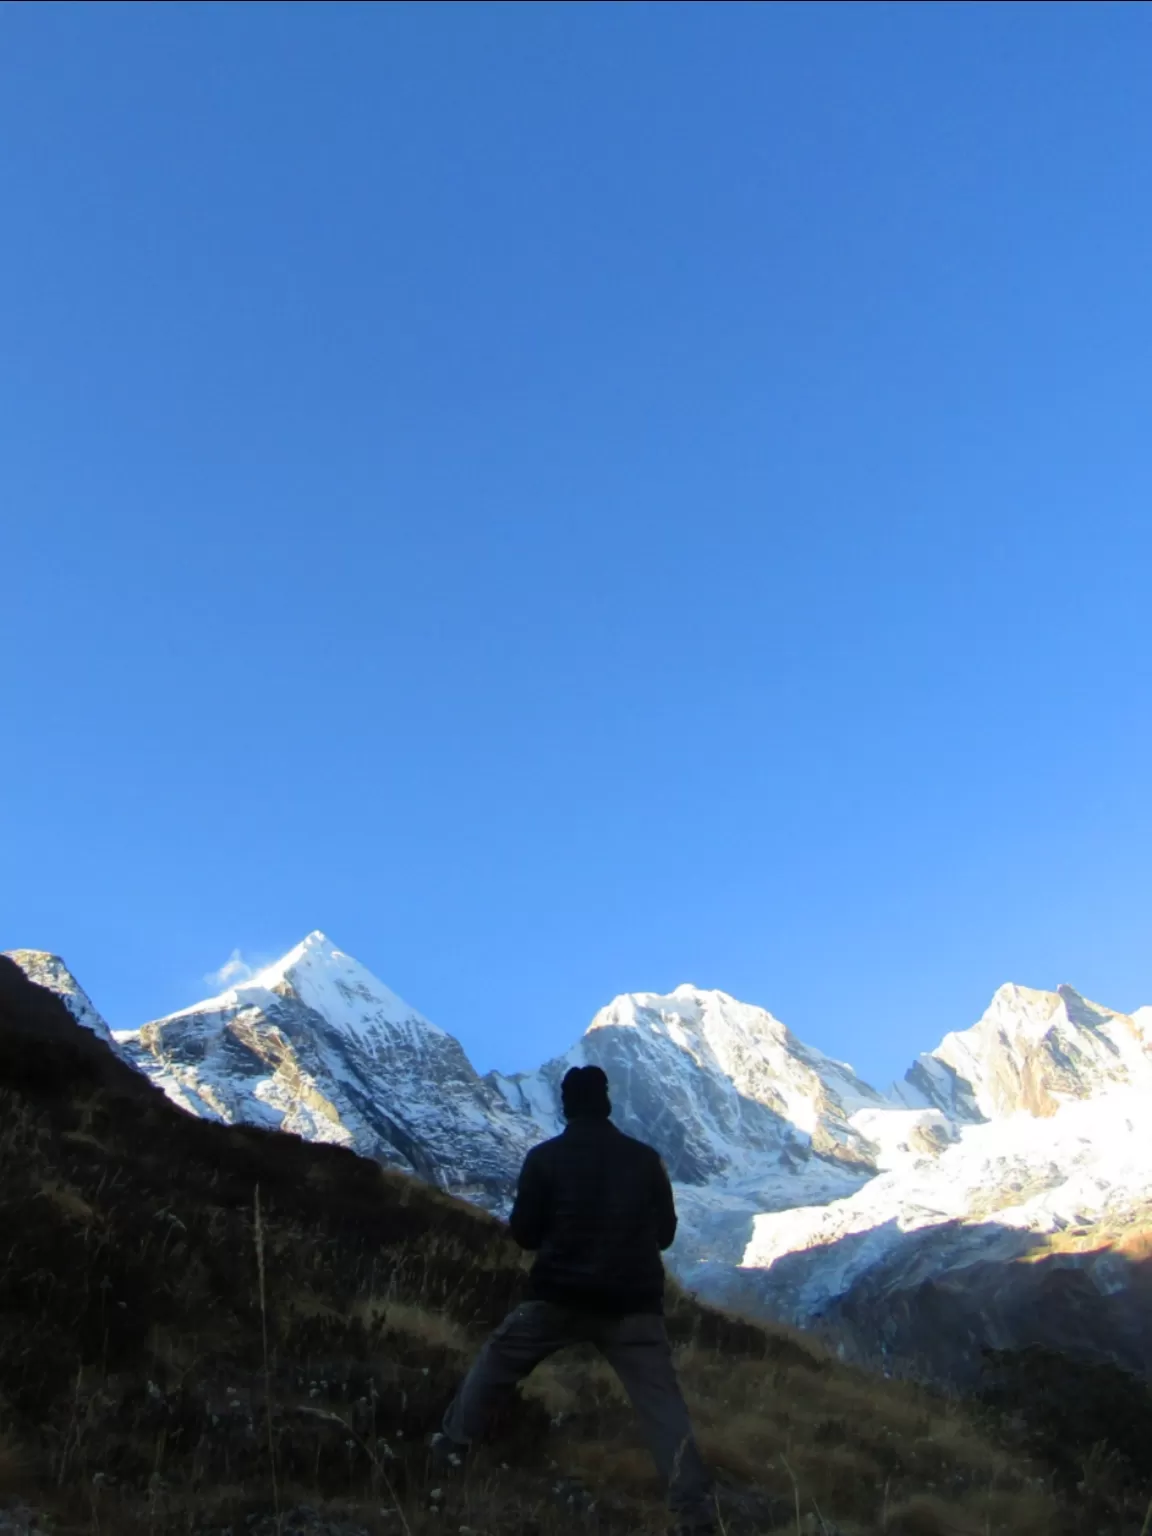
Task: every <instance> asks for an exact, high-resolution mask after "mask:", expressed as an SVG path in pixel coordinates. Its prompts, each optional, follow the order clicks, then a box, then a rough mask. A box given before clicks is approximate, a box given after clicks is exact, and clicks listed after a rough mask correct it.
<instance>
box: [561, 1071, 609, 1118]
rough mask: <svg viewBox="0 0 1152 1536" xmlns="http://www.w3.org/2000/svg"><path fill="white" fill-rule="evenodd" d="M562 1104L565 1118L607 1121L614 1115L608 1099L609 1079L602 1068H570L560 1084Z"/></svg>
mask: <svg viewBox="0 0 1152 1536" xmlns="http://www.w3.org/2000/svg"><path fill="white" fill-rule="evenodd" d="M560 1102H561V1104H562V1105H563V1108H564V1118H565V1119H566V1120H571V1119H572V1118H573V1117H574V1116H577V1115H582V1116H584V1117H585V1118H586V1119H590V1120H607V1118H608V1116H609V1115H610V1114H611V1113H612V1101H611V1099H610V1098H609V1097H608V1078H607V1075H606V1074H605V1072H604V1070H603V1068H602V1067H570V1068H569V1069H568V1071H567V1072H565V1074H564V1081H563V1082H562V1083H561V1084H560Z"/></svg>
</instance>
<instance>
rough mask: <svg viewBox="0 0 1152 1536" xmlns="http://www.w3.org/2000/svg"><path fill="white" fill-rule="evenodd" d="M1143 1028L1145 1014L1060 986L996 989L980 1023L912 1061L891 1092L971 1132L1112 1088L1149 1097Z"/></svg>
mask: <svg viewBox="0 0 1152 1536" xmlns="http://www.w3.org/2000/svg"><path fill="white" fill-rule="evenodd" d="M1150 1022H1152V1008H1141V1009H1139V1010H1138V1011H1137V1012H1136V1013H1134V1014H1131V1015H1130V1014H1126V1013H1116V1012H1114V1011H1113V1010H1112V1009H1109V1008H1101V1007H1100V1005H1099V1004H1098V1003H1090V1002H1088V1001H1087V999H1086V998H1083V997H1081V996H1080V994H1079V992H1076V991H1075V990H1074V989H1073V988H1072V987H1068V986H1061V987H1057V989H1056V991H1055V992H1039V991H1035V990H1033V989H1032V988H1031V987H1017V986H1004V987H1001V988H1000V990H999V991H998V992H997V993H996V996H995V997H994V998H993V999H992V1003H991V1006H990V1007H989V1008H988V1010H987V1012H986V1013H985V1014H984V1016H983V1018H982V1019H981V1020H980V1021H979V1023H977V1024H974V1025H973V1026H972V1028H971V1029H967V1030H964V1031H962V1032H960V1033H957V1034H951V1035H945V1037H944V1039H943V1040H942V1041H941V1043H940V1045H939V1046H937V1048H936V1049H935V1050H934V1051H932V1052H931V1053H930V1054H928V1055H926V1056H921V1057H920V1058H919V1060H918V1061H917V1062H916V1063H915V1065H914V1066H913V1067H912V1068H911V1070H910V1071H909V1072H908V1074H907V1076H906V1077H905V1080H904V1083H903V1084H902V1085H901V1087H900V1089H898V1093H899V1095H900V1097H901V1098H902V1099H903V1100H904V1102H905V1103H908V1104H926V1105H932V1106H934V1107H935V1108H937V1109H940V1110H942V1111H943V1112H944V1113H945V1114H946V1115H948V1116H950V1117H951V1118H953V1119H955V1120H957V1121H961V1122H966V1123H971V1124H976V1123H978V1122H980V1121H982V1120H995V1119H998V1118H1000V1117H1001V1116H1004V1115H1011V1114H1015V1113H1017V1112H1023V1113H1025V1114H1029V1115H1034V1116H1042V1115H1052V1114H1055V1113H1056V1111H1057V1110H1058V1109H1059V1107H1060V1105H1061V1104H1063V1103H1066V1102H1068V1101H1069V1100H1072V1099H1086V1098H1092V1097H1095V1096H1096V1095H1098V1094H1100V1093H1103V1092H1106V1091H1108V1090H1109V1089H1110V1088H1114V1087H1128V1086H1132V1087H1142V1088H1145V1089H1152V1057H1150V1055H1149V1024H1150Z"/></svg>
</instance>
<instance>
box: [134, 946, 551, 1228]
mask: <svg viewBox="0 0 1152 1536" xmlns="http://www.w3.org/2000/svg"><path fill="white" fill-rule="evenodd" d="M117 1038H118V1040H119V1043H120V1045H121V1048H122V1050H124V1051H125V1053H126V1054H127V1055H128V1056H129V1058H130V1059H131V1060H132V1061H133V1062H134V1063H135V1064H136V1065H137V1066H139V1067H140V1068H141V1070H142V1071H145V1072H147V1073H148V1075H149V1076H150V1077H152V1078H153V1079H154V1080H155V1082H156V1083H158V1085H159V1086H160V1087H161V1088H163V1089H164V1091H165V1092H166V1093H167V1094H168V1095H169V1097H171V1098H172V1099H174V1100H175V1101H176V1102H177V1103H179V1104H181V1105H182V1106H183V1107H184V1108H185V1109H188V1110H190V1111H191V1112H192V1113H194V1114H199V1115H208V1116H211V1117H214V1118H218V1119H220V1120H224V1121H238V1120H244V1121H249V1122H252V1123H255V1124H260V1125H267V1126H272V1127H275V1128H278V1129H281V1130H285V1131H293V1132H295V1133H296V1134H297V1135H300V1136H303V1137H305V1138H307V1139H308V1140H312V1141H330V1142H336V1143H339V1144H342V1145H345V1146H350V1147H352V1148H353V1149H354V1150H356V1151H358V1152H360V1153H362V1154H364V1155H365V1156H368V1157H374V1158H376V1159H378V1160H379V1161H380V1162H383V1163H386V1164H388V1165H390V1166H393V1167H399V1168H404V1169H407V1170H410V1171H411V1172H414V1173H416V1174H418V1175H420V1176H421V1177H422V1178H425V1179H427V1180H428V1181H429V1182H430V1183H434V1184H437V1185H439V1186H440V1187H441V1188H444V1189H448V1190H452V1191H453V1192H455V1193H458V1194H461V1195H464V1196H466V1197H471V1198H473V1199H476V1200H478V1201H479V1202H480V1203H482V1204H485V1205H495V1206H500V1205H502V1204H504V1203H505V1201H506V1198H507V1193H508V1190H509V1188H510V1187H511V1185H512V1183H513V1182H514V1180H515V1177H516V1173H517V1171H518V1169H519V1167H520V1163H521V1161H522V1159H523V1157H524V1154H525V1152H526V1151H527V1149H528V1146H529V1145H530V1136H529V1134H528V1130H527V1127H525V1126H524V1125H522V1124H520V1123H519V1122H518V1121H517V1120H516V1118H515V1117H514V1116H513V1115H512V1114H511V1113H510V1112H509V1111H508V1109H507V1107H506V1105H505V1104H504V1101H503V1099H502V1098H501V1097H500V1095H499V1094H497V1093H496V1092H494V1090H493V1089H492V1088H491V1087H490V1086H489V1085H487V1084H486V1083H484V1082H483V1081H482V1079H481V1078H480V1077H478V1075H477V1074H476V1072H475V1071H474V1070H473V1068H472V1066H471V1065H470V1063H469V1061H468V1058H467V1057H466V1056H465V1054H464V1052H463V1050H462V1049H461V1047H460V1044H459V1042H458V1041H456V1040H454V1039H453V1038H452V1037H451V1036H450V1035H446V1034H445V1033H444V1032H443V1031H442V1030H440V1029H437V1028H436V1026H435V1025H434V1024H431V1023H429V1022H428V1020H427V1019H424V1018H422V1017H421V1015H420V1014H418V1013H417V1012H416V1010H415V1009H413V1008H411V1007H410V1006H409V1005H408V1004H407V1003H405V1002H404V1001H403V1000H402V999H401V998H398V997H397V996H396V995H395V993H393V992H390V991H389V990H388V988H387V987H385V986H384V985H383V984H382V983H381V982H379V981H377V980H376V978H375V977H374V976H372V975H371V973H370V972H368V971H366V970H365V969H364V967H363V966H361V965H359V964H358V963H357V962H356V961H355V960H353V959H352V958H351V957H350V956H348V955H345V954H344V953H342V951H340V950H338V949H337V948H336V947H335V946H334V945H332V944H331V943H329V941H328V940H327V939H325V938H324V936H323V934H319V933H315V934H311V935H309V937H308V938H307V939H305V940H304V942H303V943H302V944H300V945H298V946H297V948H296V949H294V950H292V951H291V953H290V954H288V955H286V956H285V957H284V959H283V960H280V961H278V962H277V963H276V964H275V965H273V966H270V967H269V968H268V969H267V970H265V971H263V972H261V973H260V974H259V975H258V976H256V977H254V978H253V979H252V980H251V981H249V982H246V983H245V984H243V985H242V986H238V987H233V988H231V989H229V990H228V991H227V992H224V993H222V994H221V995H220V996H219V997H216V998H212V999H210V1000H209V1001H207V1002H204V1003H199V1004H197V1005H196V1006H195V1007H193V1008H188V1009H185V1010H184V1011H183V1012H180V1013H175V1014H171V1015H170V1016H168V1017H167V1018H163V1019H157V1020H154V1021H153V1022H151V1023H149V1024H145V1025H144V1026H143V1027H142V1028H141V1029H139V1030H137V1031H133V1032H126V1033H123V1034H120V1035H119V1036H118V1037H117Z"/></svg>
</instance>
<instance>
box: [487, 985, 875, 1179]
mask: <svg viewBox="0 0 1152 1536" xmlns="http://www.w3.org/2000/svg"><path fill="white" fill-rule="evenodd" d="M585 1065H596V1066H600V1067H603V1068H604V1070H605V1072H606V1073H607V1074H608V1080H609V1083H610V1084H611V1085H612V1098H613V1116H614V1119H615V1120H616V1123H617V1124H618V1125H619V1126H620V1127H621V1128H622V1129H623V1130H626V1131H628V1132H629V1133H630V1134H632V1135H636V1136H640V1137H642V1138H643V1139H644V1140H645V1141H650V1142H651V1143H652V1144H653V1145H654V1146H656V1147H658V1148H659V1149H660V1151H661V1153H662V1154H663V1156H664V1158H665V1161H666V1162H667V1164H668V1167H669V1170H670V1172H671V1173H672V1176H673V1178H674V1179H677V1180H679V1181H681V1182H683V1183H686V1184H706V1183H708V1182H710V1181H712V1180H715V1179H717V1178H729V1177H732V1176H733V1175H747V1174H749V1173H753V1172H755V1171H756V1170H757V1169H758V1168H763V1166H764V1165H765V1164H767V1163H773V1164H781V1165H782V1166H784V1167H793V1168H794V1167H796V1166H798V1165H800V1164H803V1163H806V1162H808V1161H809V1159H811V1158H812V1156H813V1155H814V1154H815V1155H816V1156H817V1157H823V1158H826V1159H828V1160H830V1161H834V1162H836V1161H838V1162H840V1163H842V1164H844V1165H846V1166H847V1167H849V1168H851V1169H853V1170H856V1171H860V1172H868V1173H870V1172H872V1171H873V1169H874V1166H875V1164H874V1161H873V1152H874V1149H873V1148H872V1146H871V1144H870V1143H869V1142H868V1140H867V1139H866V1138H865V1137H864V1136H863V1135H861V1133H860V1132H859V1131H858V1130H857V1129H856V1127H855V1126H854V1125H853V1124H852V1123H851V1120H850V1116H851V1115H852V1114H853V1113H854V1112H855V1111H857V1110H858V1109H860V1108H863V1107H871V1108H875V1107H878V1106H881V1105H884V1104H885V1103H886V1102H887V1101H886V1100H885V1099H884V1098H883V1097H882V1095H880V1094H878V1093H877V1092H876V1091H875V1089H873V1088H870V1087H869V1086H868V1085H867V1084H866V1083H864V1082H862V1081H861V1080H860V1079H859V1078H858V1077H857V1076H856V1075H855V1073H854V1072H853V1071H852V1069H851V1068H850V1067H846V1066H844V1065H843V1064H841V1063H840V1062H835V1061H832V1060H830V1059H829V1058H828V1057H826V1056H822V1055H821V1054H820V1053H819V1052H818V1051H813V1050H811V1049H810V1048H809V1047H807V1046H804V1045H802V1044H801V1043H800V1041H799V1040H797V1039H796V1038H795V1036H794V1035H792V1034H791V1032H790V1031H789V1030H788V1029H786V1028H785V1027H784V1025H783V1024H781V1023H780V1021H779V1020H778V1019H775V1018H773V1017H772V1015H771V1014H770V1013H767V1012H766V1011H765V1010H764V1009H763V1008H755V1007H752V1006H750V1005H749V1004H747V1003H741V1002H738V1001H737V1000H736V999H735V998H734V997H729V996H728V994H727V993H725V992H714V991H710V992H705V991H700V990H698V989H697V988H695V987H692V986H687V985H686V986H682V987H677V988H676V990H675V991H674V992H671V993H668V994H659V993H652V992H637V993H628V994H626V995H625V996H623V997H618V998H616V999H615V1001H614V1002H612V1003H610V1004H609V1005H608V1007H607V1008H604V1009H601V1011H600V1012H599V1013H598V1014H597V1015H596V1017H595V1018H594V1019H593V1021H592V1023H591V1025H590V1026H589V1028H588V1031H587V1033H586V1034H585V1035H584V1037H583V1039H582V1040H580V1041H579V1042H578V1043H577V1044H576V1045H575V1046H574V1047H573V1048H572V1050H570V1051H569V1052H568V1053H567V1054H566V1055H565V1056H562V1057H558V1058H557V1059H556V1060H554V1061H550V1062H548V1063H546V1064H545V1065H544V1066H543V1067H541V1068H540V1069H539V1070H538V1071H537V1072H532V1073H522V1074H519V1075H517V1076H515V1077H510V1078H506V1077H500V1076H498V1075H496V1074H493V1076H492V1081H493V1083H494V1084H496V1085H497V1086H498V1087H499V1088H500V1089H501V1091H502V1092H503V1093H504V1095H505V1097H506V1098H507V1100H508V1103H509V1105H510V1106H511V1107H513V1108H514V1109H516V1110H517V1112H519V1113H522V1114H525V1115H528V1116H530V1117H533V1118H535V1119H536V1120H537V1121H538V1123H539V1124H540V1125H541V1127H542V1129H545V1130H547V1131H549V1132H551V1131H552V1129H553V1127H554V1126H555V1124H556V1105H557V1104H558V1099H559V1083H560V1080H561V1078H562V1077H563V1075H564V1073H565V1072H566V1071H567V1070H568V1068H569V1067H571V1066H585Z"/></svg>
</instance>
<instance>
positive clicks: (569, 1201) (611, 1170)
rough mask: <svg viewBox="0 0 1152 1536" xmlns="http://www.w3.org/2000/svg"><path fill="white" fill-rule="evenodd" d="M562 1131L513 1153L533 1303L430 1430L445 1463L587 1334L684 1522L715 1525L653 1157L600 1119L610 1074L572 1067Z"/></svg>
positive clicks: (517, 1217)
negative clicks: (672, 1331)
mask: <svg viewBox="0 0 1152 1536" xmlns="http://www.w3.org/2000/svg"><path fill="white" fill-rule="evenodd" d="M560 1092H561V1100H562V1104H563V1108H564V1118H565V1119H566V1120H567V1122H568V1124H567V1126H566V1128H565V1130H564V1131H563V1133H562V1134H561V1135H559V1136H556V1137H554V1138H553V1139H552V1140H551V1141H545V1142H542V1143H541V1144H540V1146H538V1147H533V1148H532V1150H531V1152H529V1154H528V1156H527V1157H526V1158H525V1159H524V1167H523V1169H522V1170H521V1173H520V1182H519V1185H518V1188H517V1191H516V1203H515V1205H514V1206H513V1207H512V1216H511V1227H512V1236H513V1237H514V1238H515V1239H516V1241H517V1242H518V1243H519V1244H520V1246H521V1247H522V1248H528V1249H534V1250H535V1251H536V1261H535V1263H534V1264H533V1266H532V1276H531V1282H530V1292H529V1294H530V1298H531V1299H530V1300H528V1301H525V1302H523V1303H522V1304H521V1305H520V1306H518V1307H517V1308H516V1309H515V1310H514V1311H513V1312H511V1313H509V1315H508V1316H507V1317H506V1318H505V1319H504V1321H503V1322H502V1323H501V1324H500V1326H499V1328H497V1329H496V1331H495V1333H493V1334H492V1335H491V1337H490V1338H489V1339H488V1341H487V1343H486V1344H485V1345H484V1347H483V1348H482V1349H481V1351H480V1353H479V1355H478V1356H477V1357H476V1360H475V1362H474V1364H473V1366H472V1369H471V1370H470V1371H469V1372H468V1375H467V1377H466V1378H465V1380H464V1382H463V1385H462V1386H461V1387H460V1390H459V1392H458V1393H457V1395H456V1398H455V1400H454V1401H453V1403H452V1405H451V1407H450V1408H449V1409H448V1412H447V1414H446V1415H445V1417H444V1426H443V1431H442V1433H441V1434H439V1435H436V1436H435V1437H434V1440H433V1454H434V1455H435V1456H436V1458H437V1459H438V1460H446V1461H451V1460H453V1459H454V1453H460V1454H462V1453H463V1452H464V1451H465V1450H466V1449H467V1447H468V1444H469V1443H470V1442H471V1441H472V1440H473V1439H475V1438H476V1437H477V1436H479V1435H480V1434H481V1433H482V1432H483V1430H484V1427H485V1424H486V1422H487V1420H488V1415H489V1412H490V1410H491V1408H492V1406H493V1404H494V1402H495V1401H496V1399H497V1398H499V1397H500V1396H501V1395H502V1394H504V1393H505V1392H507V1391H508V1390H509V1389H510V1388H512V1387H514V1386H515V1385H516V1383H517V1382H519V1381H522V1380H523V1379H524V1377H525V1376H527V1375H528V1373H529V1372H530V1371H531V1370H533V1369H534V1367H535V1366H537V1365H539V1364H540V1362H541V1360H545V1359H547V1357H548V1356H549V1355H551V1354H554V1353H555V1352H556V1351H557V1350H558V1349H563V1348H564V1346H565V1345H567V1344H579V1343H591V1344H595V1345H596V1346H597V1347H598V1349H599V1350H600V1351H601V1353H602V1354H603V1355H604V1356H605V1358H606V1359H607V1360H608V1362H609V1364H610V1365H611V1366H612V1368H613V1370H614V1371H615V1372H616V1374H617V1375H618V1376H619V1378H620V1380H621V1382H622V1383H623V1385H624V1388H625V1390H626V1392H627V1393H628V1396H629V1397H630V1398H631V1400H632V1406H633V1407H634V1408H635V1410H636V1413H637V1415H638V1416H639V1419H640V1422H641V1425H642V1426H643V1429H644V1434H645V1437H646V1438H647V1441H648V1446H649V1449H650V1450H651V1452H652V1455H653V1458H654V1459H655V1461H656V1465H657V1467H658V1468H659V1470H660V1473H661V1476H662V1477H663V1478H664V1479H665V1481H666V1482H667V1484H668V1492H669V1501H670V1503H671V1505H672V1508H673V1510H674V1511H675V1512H676V1514H677V1516H678V1517H679V1520H680V1526H681V1530H682V1531H685V1532H688V1531H691V1532H701V1531H707V1530H710V1529H712V1526H713V1504H712V1492H711V1481H710V1479H709V1476H708V1472H707V1470H706V1468H705V1466H704V1463H703V1461H702V1460H701V1457H700V1453H699V1451H698V1450H697V1447H696V1441H695V1439H694V1438H693V1434H692V1425H691V1422H690V1420H689V1418H688V1409H687V1407H686V1406H685V1403H684V1399H683V1397H682V1396H681V1393H680V1384H679V1382H678V1381H677V1379H676V1371H675V1368H674V1367H673V1364H672V1351H671V1348H670V1346H669V1343H668V1335H667V1332H666V1330H665V1327H664V1316H663V1313H664V1265H663V1263H662V1262H661V1259H660V1253H661V1250H662V1249H665V1248H668V1247H670V1246H671V1243H672V1239H673V1238H674V1237H675V1235H676V1208H675V1205H674V1204H673V1200H672V1186H671V1184H670V1183H669V1182H668V1174H667V1171H666V1170H665V1167H664V1164H663V1163H662V1162H661V1160H660V1157H659V1155H658V1153H657V1152H656V1151H655V1150H654V1149H653V1148H652V1147H649V1146H646V1145H645V1144H644V1142H642V1141H636V1140H634V1139H633V1138H632V1137H631V1136H625V1135H624V1134H623V1132H621V1131H618V1130H617V1129H616V1127H615V1126H614V1125H613V1124H612V1122H611V1120H610V1119H609V1118H608V1117H609V1115H610V1114H611V1113H612V1105H611V1102H610V1100H609V1098H608V1079H607V1077H606V1076H605V1075H604V1073H603V1072H602V1071H601V1069H600V1068H599V1067H573V1068H572V1069H571V1070H570V1071H569V1072H568V1073H566V1074H565V1077H564V1081H563V1083H562V1084H561V1089H560Z"/></svg>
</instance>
